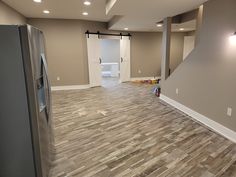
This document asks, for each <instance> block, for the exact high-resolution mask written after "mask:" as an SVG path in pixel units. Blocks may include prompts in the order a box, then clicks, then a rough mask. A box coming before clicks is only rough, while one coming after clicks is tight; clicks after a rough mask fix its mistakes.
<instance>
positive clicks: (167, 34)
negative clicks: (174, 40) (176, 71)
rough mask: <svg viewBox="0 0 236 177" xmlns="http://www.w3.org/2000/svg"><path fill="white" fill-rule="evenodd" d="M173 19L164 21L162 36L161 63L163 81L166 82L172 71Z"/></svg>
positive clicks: (169, 18) (168, 18)
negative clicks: (171, 43)
mask: <svg viewBox="0 0 236 177" xmlns="http://www.w3.org/2000/svg"><path fill="white" fill-rule="evenodd" d="M171 21H172V19H171V17H167V18H165V19H164V21H163V22H164V23H163V36H162V61H161V79H162V81H165V80H166V79H167V78H168V77H169V69H170V42H171V40H170V39H171Z"/></svg>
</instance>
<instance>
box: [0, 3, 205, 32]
mask: <svg viewBox="0 0 236 177" xmlns="http://www.w3.org/2000/svg"><path fill="white" fill-rule="evenodd" d="M3 1H4V2H5V3H6V4H8V5H9V6H11V7H13V8H14V9H16V10H17V11H19V12H20V13H22V14H23V15H24V16H26V17H29V18H59V19H83V20H92V21H101V22H109V21H110V20H111V19H112V17H113V16H115V15H120V16H121V18H120V19H119V20H118V21H116V23H114V24H113V25H111V26H110V28H109V29H111V30H123V29H124V28H126V27H127V28H129V30H130V31H161V28H157V27H156V23H157V22H159V21H161V20H163V18H165V17H167V16H175V15H178V14H181V13H183V12H187V11H190V10H193V9H195V8H197V7H199V6H200V5H201V4H203V3H204V2H206V1H207V0H112V1H113V2H114V3H112V6H110V7H109V11H108V13H107V14H106V2H107V1H106V0H91V1H92V5H91V6H88V7H86V6H85V5H84V4H83V2H84V0H43V3H41V4H38V3H35V2H33V0H3ZM43 10H50V12H51V13H50V14H43V13H42V11H43ZM84 11H87V12H88V13H89V15H88V16H83V15H82V12H84ZM172 26H173V28H174V29H173V31H178V30H179V28H182V27H183V28H185V29H186V31H191V30H194V29H195V26H196V21H194V20H193V21H190V22H187V23H184V24H180V25H178V26H176V25H172Z"/></svg>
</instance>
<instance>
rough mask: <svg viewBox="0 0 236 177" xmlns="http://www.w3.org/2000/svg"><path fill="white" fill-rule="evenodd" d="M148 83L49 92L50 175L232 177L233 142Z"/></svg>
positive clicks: (234, 174)
mask: <svg viewBox="0 0 236 177" xmlns="http://www.w3.org/2000/svg"><path fill="white" fill-rule="evenodd" d="M151 90H152V86H150V85H144V84H142V85H139V84H132V83H125V84H120V85H117V86H115V87H109V88H102V87H101V88H91V89H87V90H74V91H57V92H53V112H54V124H55V125H54V126H55V127H54V133H55V153H56V157H55V161H54V162H53V168H52V170H51V177H132V176H133V177H236V145H235V144H234V143H232V142H231V141H229V140H227V139H225V138H224V137H222V136H220V135H218V134H216V133H214V132H212V131H210V130H209V129H207V128H206V127H204V126H203V125H201V124H199V123H197V122H194V121H193V120H191V119H190V118H189V117H188V116H187V115H185V114H183V113H181V112H179V111H178V110H176V109H174V108H172V107H170V106H168V105H167V104H165V103H164V102H161V101H160V100H159V99H158V98H157V97H156V96H155V95H153V94H152V93H151Z"/></svg>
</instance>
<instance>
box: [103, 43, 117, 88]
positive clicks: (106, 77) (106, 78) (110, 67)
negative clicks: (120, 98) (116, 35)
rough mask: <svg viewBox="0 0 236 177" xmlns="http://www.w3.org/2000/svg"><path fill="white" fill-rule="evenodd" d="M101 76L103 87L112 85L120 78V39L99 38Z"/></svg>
mask: <svg viewBox="0 0 236 177" xmlns="http://www.w3.org/2000/svg"><path fill="white" fill-rule="evenodd" d="M100 44H101V68H102V69H101V76H102V82H101V85H102V86H103V87H113V86H116V85H118V84H119V80H120V40H118V39H101V40H100Z"/></svg>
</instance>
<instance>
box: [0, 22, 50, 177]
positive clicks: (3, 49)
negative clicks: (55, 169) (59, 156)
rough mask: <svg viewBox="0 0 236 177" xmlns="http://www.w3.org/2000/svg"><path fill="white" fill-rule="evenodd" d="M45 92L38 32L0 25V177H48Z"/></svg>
mask: <svg viewBox="0 0 236 177" xmlns="http://www.w3.org/2000/svg"><path fill="white" fill-rule="evenodd" d="M51 112H52V108H51V93H50V83H49V79H48V70H47V61H46V55H45V49H44V37H43V33H42V32H41V31H40V30H38V29H36V28H34V27H32V26H29V25H25V26H16V25H10V26H8V25H1V26H0V177H48V175H49V170H50V166H51V160H52V158H53V155H52V154H53V153H52V151H53V131H52V116H51Z"/></svg>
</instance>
